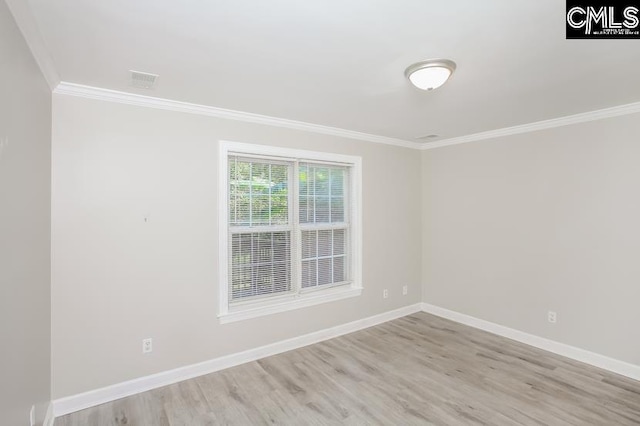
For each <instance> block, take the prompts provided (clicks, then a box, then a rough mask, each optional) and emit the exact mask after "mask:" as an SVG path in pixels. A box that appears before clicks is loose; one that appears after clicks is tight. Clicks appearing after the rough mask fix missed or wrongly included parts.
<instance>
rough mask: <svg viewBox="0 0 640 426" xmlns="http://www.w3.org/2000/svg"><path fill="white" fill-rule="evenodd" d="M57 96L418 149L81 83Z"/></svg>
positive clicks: (385, 139) (64, 85)
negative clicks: (75, 97)
mask: <svg viewBox="0 0 640 426" xmlns="http://www.w3.org/2000/svg"><path fill="white" fill-rule="evenodd" d="M53 93H55V94H59V95H68V96H77V97H81V98H87V99H96V100H101V101H107V102H115V103H121V104H125V105H135V106H142V107H147V108H155V109H162V110H166V111H175V112H183V113H187V114H195V115H204V116H208V117H215V118H222V119H226V120H236V121H244V122H246V123H254V124H263V125H267V126H274V127H282V128H286V129H293V130H301V131H304V132H311V133H320V134H323V135H331V136H337V137H342V138H347V139H355V140H361V141H365V142H374V143H380V144H385V145H393V146H400V147H403V148H413V149H419V148H420V144H419V143H417V142H412V141H407V140H403V139H396V138H390V137H386V136H379V135H372V134H369V133H362V132H356V131H353V130H346V129H339V128H337V127H329V126H322V125H320V124H312V123H306V122H303V121H296V120H288V119H285V118H277V117H269V116H266V115H260V114H253V113H250V112H242V111H235V110H230V109H224V108H217V107H213V106H208V105H199V104H192V103H188V102H182V101H174V100H170V99H165V98H156V97H152V96H145V95H139V94H135V93H128V92H121V91H117V90H110V89H102V88H99V87H91V86H85V85H81V84H75V83H68V82H65V81H63V82H61V83H60V84H58V86H57V87H56V88H55V90H54V91H53Z"/></svg>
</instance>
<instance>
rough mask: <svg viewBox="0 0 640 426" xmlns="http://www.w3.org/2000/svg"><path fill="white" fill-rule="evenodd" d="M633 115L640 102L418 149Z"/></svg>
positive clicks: (637, 111)
mask: <svg viewBox="0 0 640 426" xmlns="http://www.w3.org/2000/svg"><path fill="white" fill-rule="evenodd" d="M635 113H640V102H635V103H632V104H626V105H619V106H615V107H611V108H605V109H599V110H595V111H589V112H584V113H580V114H574V115H567V116H565V117H559V118H553V119H550V120H543V121H536V122H534V123H529V124H522V125H520V126H513V127H504V128H502V129H496V130H489V131H487V132H480V133H474V134H471V135H466V136H460V137H457V138H450V139H443V140H441V141H438V142H431V143H428V144H424V145H422V146H421V147H420V149H422V150H425V149H434V148H441V147H443V146H451V145H458V144H462V143H469V142H477V141H482V140H485V139H493V138H499V137H502V136H510V135H518V134H520V133H529V132H535V131H538V130H545V129H552V128H555V127H562V126H568V125H570V124H578V123H586V122H588V121H596V120H602V119H604V118H612V117H619V116H621V115H629V114H635Z"/></svg>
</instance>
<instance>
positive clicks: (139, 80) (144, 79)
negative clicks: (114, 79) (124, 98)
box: [131, 70, 158, 89]
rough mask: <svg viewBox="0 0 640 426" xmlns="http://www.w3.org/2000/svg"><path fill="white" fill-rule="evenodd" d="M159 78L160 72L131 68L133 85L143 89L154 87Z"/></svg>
mask: <svg viewBox="0 0 640 426" xmlns="http://www.w3.org/2000/svg"><path fill="white" fill-rule="evenodd" d="M157 79H158V74H150V73H147V72H140V71H133V70H131V85H132V86H134V87H141V88H143V89H153V87H154V85H155V84H156V80H157Z"/></svg>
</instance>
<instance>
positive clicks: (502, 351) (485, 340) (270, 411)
mask: <svg viewBox="0 0 640 426" xmlns="http://www.w3.org/2000/svg"><path fill="white" fill-rule="evenodd" d="M274 424H276V425H312V426H313V425H554V426H555V425H640V382H637V381H634V380H631V379H628V378H626V377H622V376H618V375H616V374H613V373H609V372H607V371H604V370H600V369H598V368H595V367H591V366H588V365H585V364H581V363H578V362H575V361H572V360H569V359H566V358H563V357H560V356H557V355H554V354H551V353H549V352H545V351H542V350H539V349H536V348H533V347H530V346H527V345H523V344H521V343H518V342H514V341H512V340H509V339H505V338H503V337H499V336H496V335H493V334H489V333H485V332H483V331H480V330H476V329H474V328H471V327H467V326H464V325H461V324H457V323H454V322H451V321H448V320H445V319H442V318H439V317H436V316H433V315H429V314H426V313H417V314H414V315H409V316H406V317H404V318H400V319H397V320H394V321H390V322H387V323H384V324H381V325H379V326H376V327H371V328H368V329H366V330H362V331H358V332H356V333H351V334H348V335H345V336H342V337H338V338H336V339H331V340H328V341H325V342H321V343H318V344H315V345H311V346H307V347H304V348H301V349H297V350H294V351H290V352H287V353H283V354H280V355H275V356H272V357H268V358H264V359H261V360H258V361H255V362H251V363H247V364H244V365H241V366H238V367H234V368H230V369H227V370H224V371H220V372H217V373H213V374H209V375H206V376H202V377H198V378H195V379H191V380H187V381H184V382H181V383H177V384H174V385H171V386H166V387H163V388H160V389H156V390H152V391H149V392H145V393H142V394H139V395H134V396H131V397H128V398H123V399H121V400H118V401H114V402H111V403H108V404H103V405H100V406H97V407H93V408H90V409H87V410H83V411H79V412H77V413H72V414H69V415H67V416H64V417H60V418H58V419H56V421H55V426H121V425H128V426H209V425H274Z"/></svg>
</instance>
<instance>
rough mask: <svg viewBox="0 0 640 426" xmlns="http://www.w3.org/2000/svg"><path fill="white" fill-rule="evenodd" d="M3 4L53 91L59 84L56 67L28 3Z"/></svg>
mask: <svg viewBox="0 0 640 426" xmlns="http://www.w3.org/2000/svg"><path fill="white" fill-rule="evenodd" d="M5 3H6V4H7V6H8V7H9V11H10V12H11V14H12V15H13V19H14V20H15V21H16V24H17V25H18V28H19V29H20V32H21V33H22V36H23V37H24V39H25V41H26V42H27V46H29V50H31V54H32V55H33V57H34V59H35V61H36V63H37V64H38V67H40V71H41V72H42V75H43V76H44V78H45V80H46V81H47V84H48V85H49V88H50V89H51V90H54V89H55V88H56V86H58V84H59V83H60V77H59V75H58V72H57V71H56V67H55V65H54V63H53V58H52V57H51V54H50V53H49V49H47V47H46V45H45V43H44V39H43V38H42V35H41V34H40V30H38V25H37V24H36V20H35V18H34V17H33V14H32V13H31V9H30V8H29V2H27V1H24V0H5Z"/></svg>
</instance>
